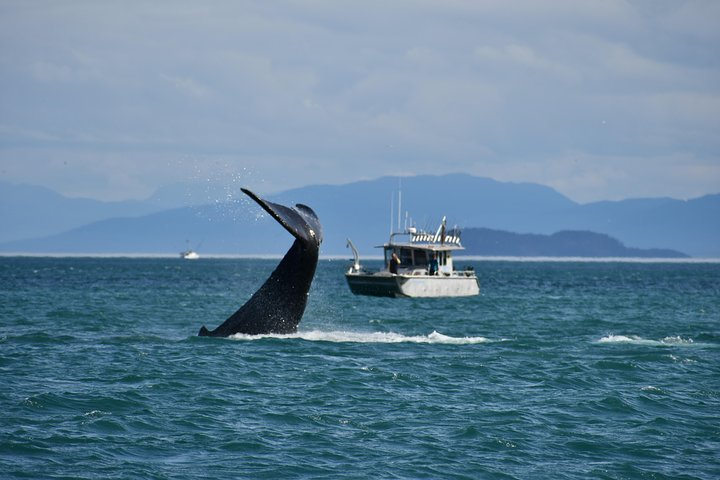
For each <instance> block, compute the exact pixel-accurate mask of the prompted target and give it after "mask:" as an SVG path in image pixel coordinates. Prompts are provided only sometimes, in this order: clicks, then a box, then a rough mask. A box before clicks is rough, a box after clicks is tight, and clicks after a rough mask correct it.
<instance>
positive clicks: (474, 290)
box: [345, 272, 480, 298]
mask: <svg viewBox="0 0 720 480" xmlns="http://www.w3.org/2000/svg"><path fill="white" fill-rule="evenodd" d="M345 278H346V279H347V282H348V286H349V287H350V291H352V292H353V293H354V294H355V295H371V296H378V297H411V298H422V297H470V296H474V295H478V294H479V293H480V286H479V284H478V279H477V276H476V275H475V274H474V273H468V274H463V273H458V274H453V275H447V276H445V275H439V276H430V275H393V274H390V273H387V272H379V273H373V274H370V273H364V272H358V273H353V272H348V273H346V274H345Z"/></svg>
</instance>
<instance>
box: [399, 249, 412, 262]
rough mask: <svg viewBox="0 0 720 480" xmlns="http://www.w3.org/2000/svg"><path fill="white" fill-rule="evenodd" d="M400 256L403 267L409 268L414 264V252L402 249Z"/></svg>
mask: <svg viewBox="0 0 720 480" xmlns="http://www.w3.org/2000/svg"><path fill="white" fill-rule="evenodd" d="M399 256H400V263H401V264H402V265H405V266H408V265H412V264H413V258H412V250H410V249H409V248H401V249H400V255H399Z"/></svg>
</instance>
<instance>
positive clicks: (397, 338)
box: [229, 330, 492, 345]
mask: <svg viewBox="0 0 720 480" xmlns="http://www.w3.org/2000/svg"><path fill="white" fill-rule="evenodd" d="M229 338H231V339H233V340H261V339H264V338H279V339H300V340H307V341H311V342H335V343H428V344H445V345H473V344H478V343H488V342H492V340H489V339H487V338H485V337H451V336H448V335H443V334H442V333H438V332H436V331H433V332H432V333H430V334H429V335H402V334H399V333H394V332H346V331H335V332H325V331H320V330H310V331H306V332H298V333H293V334H288V335H275V334H270V335H244V334H241V333H239V334H236V335H232V336H230V337H229Z"/></svg>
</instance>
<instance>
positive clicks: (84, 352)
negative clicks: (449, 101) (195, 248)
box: [0, 257, 720, 479]
mask: <svg viewBox="0 0 720 480" xmlns="http://www.w3.org/2000/svg"><path fill="white" fill-rule="evenodd" d="M276 263H277V261H276V260H256V259H201V260H198V261H192V262H191V261H182V260H180V259H175V258H165V259H163V258H144V259H143V258H29V257H4V258H0V407H1V408H2V416H1V417H0V477H1V478H8V479H14V478H68V479H69V478H72V479H82V478H88V479H97V478H118V479H195V478H207V479H226V478H313V479H314V478H328V479H336V478H348V479H365V478H391V479H418V478H428V479H430V478H432V479H435V478H442V479H445V478H447V479H482V478H499V479H511V478H518V479H530V478H533V479H534V478H552V479H564V478H568V479H569V478H603V479H605V478H607V479H621V478H628V479H631V478H632V479H634V478H647V479H677V478H680V479H691V478H702V479H716V478H720V264H717V263H715V264H713V263H678V264H675V263H621V262H607V263H604V262H599V263H598V262H593V263H586V262H585V263H584V262H552V261H547V262H513V261H459V262H458V263H459V264H460V265H466V264H472V265H473V266H474V267H475V269H476V270H477V272H478V274H479V276H480V278H481V292H482V293H481V295H480V296H478V297H473V298H463V299H387V298H371V297H356V296H353V295H352V294H351V293H350V292H349V289H348V288H347V285H346V284H345V280H344V278H343V272H344V270H345V268H346V266H347V263H348V262H345V261H329V260H321V261H320V264H319V267H318V272H317V276H316V279H315V282H314V284H313V288H312V290H311V292H310V300H309V304H308V308H307V311H306V313H305V317H304V318H303V321H302V323H301V324H300V329H299V332H298V333H297V334H296V335H286V336H272V335H271V336H262V337H248V336H242V335H240V336H236V337H233V338H227V339H217V338H199V337H197V336H196V334H197V331H198V329H199V328H200V326H201V325H203V324H204V325H207V326H208V327H210V328H214V327H215V326H217V325H218V324H219V323H221V322H222V321H224V320H225V318H226V317H227V316H229V315H230V314H231V313H232V312H234V311H235V309H236V308H237V307H238V306H239V305H240V304H241V303H243V302H244V301H245V300H246V299H247V298H249V297H250V295H251V294H252V293H253V292H254V291H255V289H256V288H257V287H258V286H259V285H260V284H261V283H262V282H263V281H264V279H265V278H266V277H267V276H268V275H269V273H270V272H271V271H272V269H273V268H274V266H275V265H276Z"/></svg>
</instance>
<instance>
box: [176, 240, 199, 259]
mask: <svg viewBox="0 0 720 480" xmlns="http://www.w3.org/2000/svg"><path fill="white" fill-rule="evenodd" d="M187 243H188V248H186V249H185V250H183V251H182V252H180V258H182V259H184V260H197V259H198V258H200V255H199V254H198V253H197V252H196V251H195V250H193V249H192V248H190V242H189V241H188V242H187ZM198 247H199V245H198Z"/></svg>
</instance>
